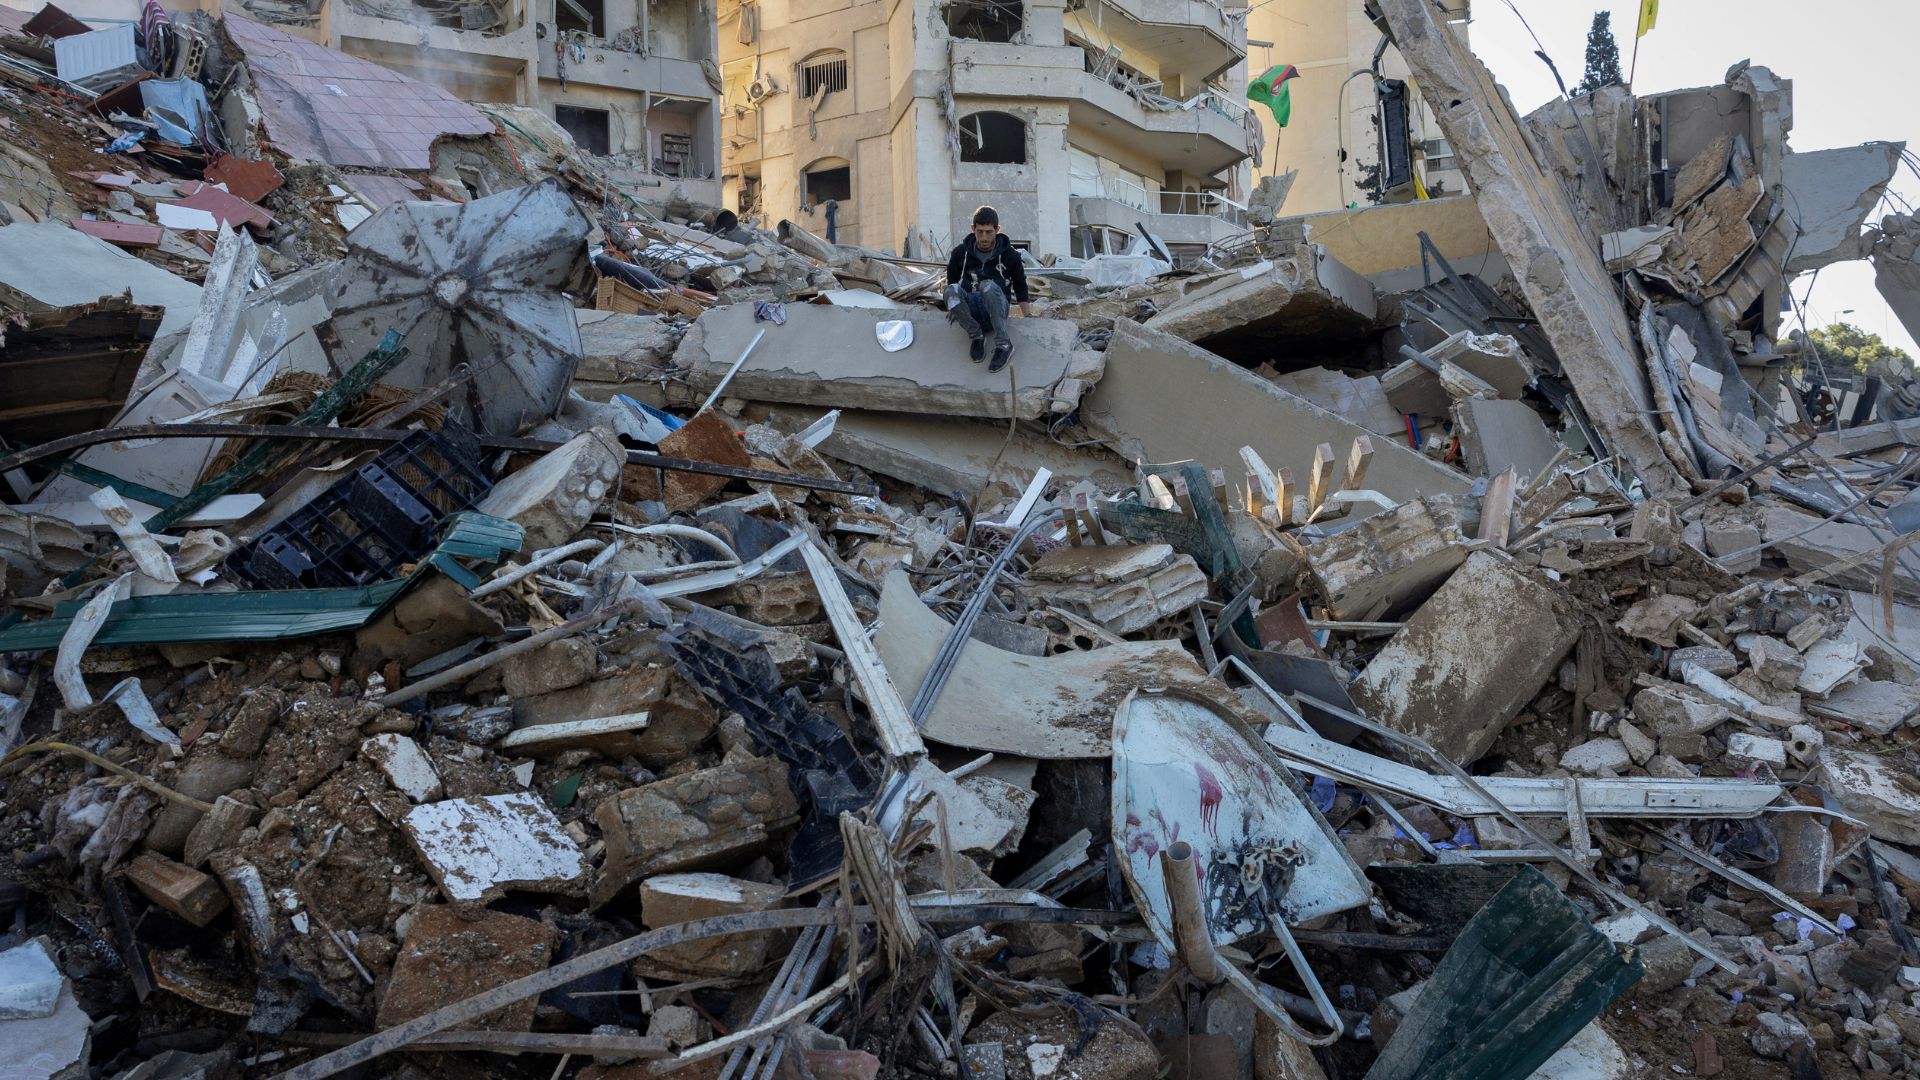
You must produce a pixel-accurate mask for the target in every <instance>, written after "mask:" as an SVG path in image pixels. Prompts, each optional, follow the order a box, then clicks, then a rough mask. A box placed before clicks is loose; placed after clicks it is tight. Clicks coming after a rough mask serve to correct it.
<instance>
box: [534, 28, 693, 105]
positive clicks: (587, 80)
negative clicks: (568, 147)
mask: <svg viewBox="0 0 1920 1080" xmlns="http://www.w3.org/2000/svg"><path fill="white" fill-rule="evenodd" d="M585 52H586V57H585V59H574V58H573V56H572V55H571V54H570V55H569V57H568V59H567V81H568V82H570V83H576V82H577V83H581V84H584V85H587V86H604V87H609V88H612V89H615V90H634V91H640V90H651V91H653V92H654V93H656V94H670V95H672V96H674V97H683V98H699V99H702V100H705V99H707V98H711V97H712V96H713V86H712V84H710V83H708V82H707V76H706V74H705V73H704V72H702V71H701V70H700V62H699V61H698V60H680V59H675V58H674V57H671V56H640V55H637V54H635V53H630V52H622V51H621V50H619V49H601V48H596V47H594V46H592V45H588V46H586V47H585ZM540 77H541V78H543V79H558V78H559V77H560V62H559V60H558V59H557V58H556V57H555V56H554V55H553V44H552V43H551V42H547V41H542V42H540Z"/></svg>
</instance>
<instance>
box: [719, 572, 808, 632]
mask: <svg viewBox="0 0 1920 1080" xmlns="http://www.w3.org/2000/svg"><path fill="white" fill-rule="evenodd" d="M697 599H699V600H700V601H701V602H702V603H705V604H708V605H711V606H715V607H720V606H731V607H736V608H738V609H739V615H740V617H741V618H743V619H746V620H748V621H749V622H757V623H759V624H760V625H762V626H802V625H805V624H807V623H815V622H819V621H820V620H821V619H823V618H825V617H826V614H825V609H824V608H822V607H821V606H820V594H819V593H817V592H815V591H814V588H813V578H812V577H811V576H810V575H808V574H806V573H804V572H802V573H797V574H761V575H760V576H759V577H756V578H754V579H752V580H750V581H742V582H738V583H736V584H733V585H729V586H727V587H726V588H724V589H717V590H715V591H714V592H711V593H707V594H704V595H702V596H700V597H698V598H697Z"/></svg>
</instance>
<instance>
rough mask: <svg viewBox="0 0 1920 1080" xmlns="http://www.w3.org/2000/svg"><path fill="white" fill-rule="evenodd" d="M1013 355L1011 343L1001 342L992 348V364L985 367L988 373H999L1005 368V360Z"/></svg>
mask: <svg viewBox="0 0 1920 1080" xmlns="http://www.w3.org/2000/svg"><path fill="white" fill-rule="evenodd" d="M1012 355H1013V342H1011V341H1005V340H1002V341H1001V342H1000V343H999V344H997V345H995V346H994V347H993V363H991V364H988V365H987V370H988V371H999V370H1000V369H1001V368H1003V367H1006V366H1007V358H1008V357H1010V356H1012Z"/></svg>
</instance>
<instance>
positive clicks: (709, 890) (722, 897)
mask: <svg viewBox="0 0 1920 1080" xmlns="http://www.w3.org/2000/svg"><path fill="white" fill-rule="evenodd" d="M785 896H786V890H785V889H783V888H781V887H780V886H778V885H763V884H760V883H759V882H756V881H742V880H740V879H738V878H730V877H727V876H726V875H725V874H704V873H692V874H655V875H654V876H653V877H650V878H648V879H647V880H645V881H643V882H641V883H640V923H641V925H643V926H645V927H646V928H647V929H649V930H658V929H660V928H661V927H663V926H672V925H674V924H675V923H683V922H692V921H693V920H695V919H710V918H714V917H716V916H720V915H745V914H749V913H752V912H756V911H770V910H772V909H774V908H778V907H781V906H782V905H783V904H784V901H785ZM791 936H792V935H791V934H786V933H781V932H777V931H766V932H763V933H753V934H731V935H728V936H726V937H718V938H708V939H706V940H705V941H690V942H687V943H685V944H682V945H674V946H670V947H668V948H665V949H658V950H655V951H654V952H652V953H649V954H647V955H646V956H644V957H641V958H640V959H639V960H637V961H635V966H636V970H637V971H638V972H639V973H640V974H642V975H648V976H654V977H660V978H669V979H673V978H710V977H719V978H736V977H739V976H743V975H751V974H753V973H754V972H755V971H758V970H759V969H760V968H762V967H764V966H765V965H766V964H767V959H768V957H769V956H771V955H774V954H775V951H776V950H777V949H778V948H780V947H781V943H782V942H783V941H785V940H787V939H790V938H791ZM655 973H660V974H658V975H655Z"/></svg>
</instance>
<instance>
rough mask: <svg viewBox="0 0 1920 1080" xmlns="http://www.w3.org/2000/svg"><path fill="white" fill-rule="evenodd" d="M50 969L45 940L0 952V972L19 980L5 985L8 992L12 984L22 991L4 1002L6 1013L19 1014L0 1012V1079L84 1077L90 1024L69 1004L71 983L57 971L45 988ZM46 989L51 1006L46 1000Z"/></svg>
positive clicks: (69, 1079)
mask: <svg viewBox="0 0 1920 1080" xmlns="http://www.w3.org/2000/svg"><path fill="white" fill-rule="evenodd" d="M35 953H37V954H38V957H39V958H38V959H36V958H35V956H34V955H33V954H35ZM15 954H20V955H17V956H16V955H15ZM42 960H45V961H46V963H45V964H42V963H41V961H42ZM51 966H52V960H51V950H50V949H49V947H48V941H47V939H45V938H34V939H31V940H29V941H27V942H25V943H24V944H20V945H16V946H14V947H13V948H11V949H9V950H7V951H6V952H5V953H0V971H4V972H7V973H9V974H12V975H16V976H18V977H19V978H20V979H22V980H23V982H22V983H19V984H7V985H8V987H9V989H11V988H12V987H13V986H16V985H17V986H20V987H21V989H22V991H23V993H22V994H21V996H20V997H19V998H17V999H15V1000H13V1001H12V1002H10V1007H11V1008H12V1010H13V1011H14V1012H16V1013H19V1014H22V1015H14V1016H7V1015H5V1012H4V1011H0V1076H8V1077H14V1076H18V1077H23V1078H24V1077H32V1078H35V1080H40V1078H48V1080H80V1078H82V1077H85V1076H86V1075H87V1057H88V1054H89V1053H90V1051H91V1050H92V1046H93V1021H92V1019H91V1018H90V1017H88V1016H87V1014H86V1012H85V1010H83V1009H81V1008H80V1003H79V1002H78V1001H77V1000H75V999H74V996H73V983H72V982H71V981H70V980H69V979H68V978H67V977H66V976H65V975H64V974H62V973H61V972H60V971H59V970H58V969H57V968H56V969H55V970H54V971H53V972H52V974H51V985H49V981H48V980H49V975H48V972H47V968H48V967H51ZM49 989H50V990H51V991H52V998H51V1001H48V1000H47V993H48V991H49Z"/></svg>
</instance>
